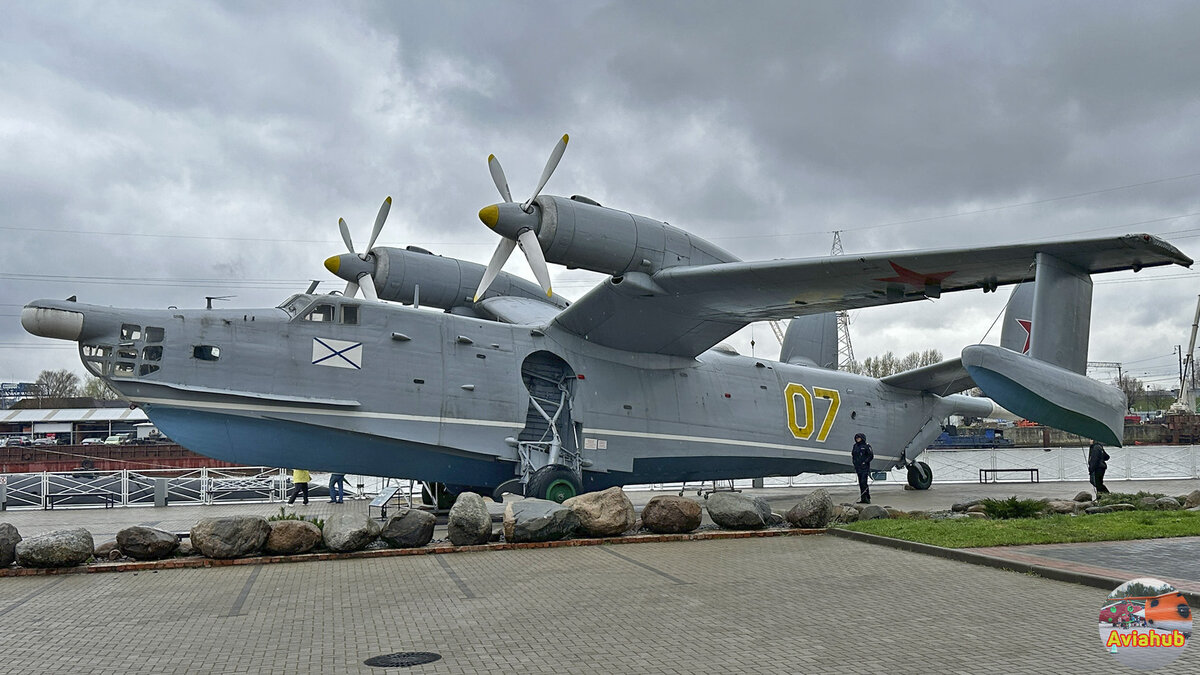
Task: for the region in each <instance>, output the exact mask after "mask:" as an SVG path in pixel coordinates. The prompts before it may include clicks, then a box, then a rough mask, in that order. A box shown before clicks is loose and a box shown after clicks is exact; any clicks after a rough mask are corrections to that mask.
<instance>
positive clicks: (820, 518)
mask: <svg viewBox="0 0 1200 675" xmlns="http://www.w3.org/2000/svg"><path fill="white" fill-rule="evenodd" d="M784 518H786V519H787V521H788V522H789V523H791V524H792V525H793V526H794V527H825V526H827V525H829V520H830V519H831V518H833V499H832V498H830V496H829V492H827V491H826V490H825V489H824V488H818V489H816V490H813V491H812V492H810V493H808V494H807V495H805V496H804V498H803V499H801V500H800V503H799V504H796V505H795V506H793V507H792V508H791V509H790V510H788V512H787V513H786V514H784Z"/></svg>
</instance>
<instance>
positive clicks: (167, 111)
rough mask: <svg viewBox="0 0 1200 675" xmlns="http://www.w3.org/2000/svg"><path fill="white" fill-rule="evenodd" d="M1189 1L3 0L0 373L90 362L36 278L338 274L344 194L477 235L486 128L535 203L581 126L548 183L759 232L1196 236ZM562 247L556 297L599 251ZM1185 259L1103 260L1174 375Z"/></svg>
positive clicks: (868, 241)
mask: <svg viewBox="0 0 1200 675" xmlns="http://www.w3.org/2000/svg"><path fill="white" fill-rule="evenodd" d="M1197 26H1200V4H1198V3H1195V2H1178V3H1176V2H1153V3H1132V2H1097V1H1095V0H1088V1H1086V2H1054V3H1046V2H1043V1H1038V2H1011V1H1006V2H992V3H981V2H971V3H955V2H919V3H904V2H892V1H889V2H820V3H814V2H795V1H793V2H779V3H767V2H750V3H745V2H737V3H734V2H728V3H702V2H680V3H668V2H628V3H625V2H615V3H610V2H571V3H534V2H522V3H503V2H492V3H483V2H477V3H464V4H456V3H447V2H437V3H433V2H426V3H401V2H389V3H337V4H335V5H334V4H322V3H295V2H289V3H282V2H280V3H268V2H258V3H241V2H231V3H209V2H173V3H150V2H145V3H102V2H83V3H66V2H55V3H18V2H9V3H5V8H4V20H3V21H0V243H2V245H0V381H4V382H13V381H30V380H32V379H34V378H35V377H36V376H37V374H38V372H39V371H40V370H42V369H46V368H69V369H72V370H74V371H76V372H78V373H80V374H82V373H83V372H84V371H83V368H82V365H81V364H80V363H79V359H78V356H77V354H76V352H75V350H74V348H73V347H72V346H71V345H68V344H67V343H63V342H58V341H51V340H45V339H41V338H35V337H34V336H31V335H28V334H26V333H25V332H24V331H23V330H22V329H21V327H20V323H19V314H20V308H21V306H23V305H24V304H25V303H26V302H29V301H30V300H33V299H36V298H65V297H67V296H70V295H77V296H78V298H79V300H80V301H81V302H90V303H96V304H106V305H117V306H131V307H166V306H168V305H177V306H180V307H201V306H203V304H204V296H206V295H235V296H237V297H236V298H234V299H233V300H231V301H230V302H229V303H228V306H236V307H262V306H274V305H275V304H277V303H278V302H279V301H280V300H282V299H283V298H284V297H286V296H287V295H288V294H290V293H292V292H295V291H301V290H303V289H304V287H305V286H306V285H307V280H308V279H321V280H324V281H326V282H328V283H327V285H326V286H325V288H326V289H327V290H333V289H335V288H340V287H341V286H342V285H344V284H343V283H342V282H338V281H337V280H336V279H334V278H333V277H332V275H330V274H329V273H328V272H327V271H326V270H325V269H324V267H323V266H322V261H323V260H324V259H325V258H326V257H328V256H330V255H333V254H338V253H341V252H343V250H344V246H343V244H342V243H341V240H340V237H339V236H338V232H337V219H338V218H339V217H344V218H345V219H346V220H347V222H348V223H349V224H350V226H351V231H352V233H353V235H354V237H355V239H356V242H359V243H361V244H365V241H366V239H367V238H368V236H369V231H370V227H371V225H372V222H373V220H374V217H375V213H376V211H377V210H378V208H379V204H380V202H381V201H382V200H383V198H384V197H385V196H387V195H391V196H392V197H393V198H394V200H395V203H394V205H393V207H392V210H391V216H390V218H389V221H388V224H387V227H386V228H385V229H384V231H383V235H382V237H381V239H380V242H379V243H380V244H381V245H389V246H405V245H409V244H416V245H420V246H424V247H426V248H429V249H432V250H433V251H435V252H437V253H441V254H444V255H450V256H455V257H460V258H464V259H467V260H473V261H476V262H480V263H486V262H487V259H488V257H489V256H490V254H491V252H492V250H493V249H494V248H495V246H496V239H495V236H494V235H493V234H492V233H491V232H490V231H488V230H487V228H485V227H484V226H483V225H482V224H481V223H480V222H479V220H478V218H477V216H476V213H477V212H478V210H479V208H480V207H482V206H484V205H487V204H490V203H493V202H495V201H498V199H499V197H498V196H497V194H496V190H495V188H494V187H493V185H492V182H491V180H490V178H489V175H488V171H487V164H486V161H487V156H488V154H489V153H495V154H496V155H497V156H498V157H499V158H500V159H501V160H502V161H503V165H504V168H505V171H506V173H507V176H508V181H509V184H510V185H511V186H512V190H513V193H514V197H516V198H518V199H523V198H524V197H525V196H527V194H528V193H529V192H530V191H532V189H533V187H534V185H535V184H536V182H537V178H538V176H539V175H540V173H541V168H542V165H543V163H544V162H545V160H546V156H547V155H548V154H549V152H550V150H551V149H552V147H553V145H554V143H555V141H556V140H557V139H558V137H559V136H560V135H561V134H563V133H569V134H570V135H571V143H570V147H569V148H568V150H567V153H566V156H565V157H564V159H563V161H562V163H561V165H560V167H559V169H558V171H557V173H556V174H555V175H554V177H553V178H552V180H551V182H550V184H549V185H548V186H547V188H546V190H545V191H546V192H547V193H550V194H560V195H572V194H583V195H588V196H590V197H592V198H594V199H596V200H598V201H600V202H601V203H603V204H604V205H605V206H611V207H615V208H620V209H623V210H628V211H633V212H636V213H640V214H644V215H647V216H650V217H653V218H657V219H660V220H665V221H668V222H670V223H672V224H674V225H677V226H681V227H683V228H684V229H687V230H689V231H690V232H692V233H694V234H698V235H700V236H703V237H705V238H708V239H710V240H712V241H714V242H715V243H717V244H719V245H721V246H722V247H724V248H726V249H727V250H729V251H731V252H733V253H735V254H736V255H738V256H740V257H741V258H743V259H745V260H754V259H764V258H780V257H807V256H814V255H824V254H827V253H828V252H829V248H830V244H831V241H832V232H833V231H834V230H840V231H841V232H842V241H843V244H844V247H845V249H846V251H847V252H848V253H863V252H874V251H885V250H898V249H908V248H942V247H958V246H962V247H971V246H982V245H992V244H1004V243H1017V242H1027V241H1034V240H1042V239H1069V238H1075V237H1095V236H1106V235H1117V234H1123V233H1126V232H1135V231H1137V232H1140V231H1145V232H1152V233H1156V234H1159V235H1162V236H1164V237H1165V238H1167V239H1168V240H1169V241H1171V242H1172V243H1174V244H1175V245H1177V246H1178V247H1179V248H1181V249H1182V250H1183V251H1184V252H1185V253H1187V254H1188V255H1190V256H1192V257H1198V254H1200V143H1198V142H1197V141H1198V140H1200V68H1197V67H1196V64H1197V63H1200V41H1198V40H1196V37H1195V34H1196V28H1197ZM506 269H507V270H509V271H511V272H514V273H517V274H520V275H522V276H525V277H527V278H532V274H531V273H530V272H529V270H528V267H527V266H526V263H525V262H524V260H523V259H521V257H520V256H516V255H514V256H513V257H512V259H511V260H510V262H509V264H508V266H507V267H506ZM551 272H552V277H553V279H554V282H555V283H554V286H555V290H556V291H559V292H560V293H562V294H563V295H564V296H566V297H568V298H577V297H579V296H581V295H583V293H584V292H586V290H587V289H588V288H589V287H590V286H591V285H593V284H594V283H596V282H597V280H598V276H597V275H592V274H589V273H582V272H568V271H566V270H563V269H552V270H551ZM1156 277H1157V279H1155V278H1156ZM1198 281H1200V277H1198V276H1197V273H1196V272H1193V271H1190V270H1185V269H1183V268H1178V267H1176V268H1172V269H1155V270H1146V271H1143V272H1141V273H1140V274H1138V275H1136V276H1135V275H1134V274H1132V273H1119V274H1110V275H1105V276H1101V277H1097V278H1096V282H1097V285H1096V290H1095V302H1094V310H1093V322H1092V342H1091V350H1090V354H1089V358H1091V359H1092V360H1103V361H1122V362H1125V363H1126V364H1127V366H1126V369H1127V370H1128V371H1130V372H1133V373H1134V374H1137V375H1141V376H1143V377H1145V378H1147V379H1150V380H1154V381H1156V382H1158V383H1161V384H1163V385H1165V386H1168V387H1169V386H1170V385H1171V380H1172V378H1174V377H1175V376H1176V375H1175V374H1176V371H1177V362H1176V357H1175V355H1174V353H1173V350H1174V348H1175V345H1177V344H1180V343H1183V344H1185V345H1186V342H1187V337H1188V335H1187V332H1188V330H1189V329H1190V325H1191V321H1192V317H1193V313H1194V311H1195V306H1196V304H1195V303H1196V296H1197V293H1200V283H1198ZM1006 296H1007V293H1006V292H1001V293H999V294H996V295H984V294H983V293H982V292H966V293H959V294H953V295H947V296H945V297H944V298H942V299H941V300H939V301H936V302H923V303H914V304H907V305H902V306H899V307H892V308H880V309H866V310H861V311H857V312H855V313H854V314H853V318H854V321H853V325H852V338H853V343H854V349H855V352H856V355H857V356H859V358H862V357H865V356H871V355H876V354H880V353H882V352H884V351H887V350H894V351H896V352H898V353H904V352H908V351H912V350H918V349H927V348H930V347H934V348H938V349H940V350H941V351H942V352H943V354H944V355H946V356H947V357H951V356H955V355H957V354H958V352H959V350H961V348H962V347H963V346H965V345H967V344H971V343H975V342H979V341H980V340H981V339H983V338H984V336H985V334H987V332H988V330H989V326H990V325H991V324H992V322H993V320H994V319H995V318H996V316H997V314H998V313H999V312H1000V311H1001V309H1002V306H1003V302H1004V300H1005V298H1006ZM998 334H999V327H996V328H993V329H992V330H991V333H990V335H988V338H987V340H986V341H988V342H993V343H994V342H996V341H997V340H998ZM751 339H753V340H754V341H755V342H756V345H755V347H754V348H753V349H754V352H755V353H756V354H758V355H767V356H773V355H775V354H777V353H778V344H777V343H776V342H775V339H774V337H773V336H772V334H771V331H770V329H769V327H767V326H766V325H759V326H757V327H755V328H753V329H747V330H745V331H743V332H742V333H740V334H739V335H738V336H736V337H735V340H734V341H735V342H736V343H737V345H738V347H739V348H740V349H741V350H742V351H743V352H749V351H751V347H750V340H751ZM1093 374H1094V375H1095V376H1097V377H1102V378H1103V377H1108V373H1105V372H1103V371H1098V372H1095V373H1093Z"/></svg>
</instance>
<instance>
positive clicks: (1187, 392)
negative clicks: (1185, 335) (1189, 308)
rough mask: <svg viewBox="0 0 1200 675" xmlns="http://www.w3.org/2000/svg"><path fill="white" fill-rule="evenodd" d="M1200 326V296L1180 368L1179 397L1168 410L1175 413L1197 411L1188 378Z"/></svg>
mask: <svg viewBox="0 0 1200 675" xmlns="http://www.w3.org/2000/svg"><path fill="white" fill-rule="evenodd" d="M1198 326H1200V297H1197V299H1196V317H1195V318H1194V319H1192V337H1191V338H1189V339H1188V348H1187V355H1186V356H1183V357H1182V358H1183V359H1184V361H1183V365H1182V366H1181V367H1180V368H1179V398H1177V399H1175V402H1174V403H1172V404H1171V407H1170V408H1168V410H1167V411H1168V412H1170V413H1174V414H1180V413H1194V412H1196V401H1195V400H1194V399H1193V398H1192V388H1191V387H1189V386H1188V379H1190V378H1189V376H1190V373H1191V371H1192V370H1193V368H1194V367H1195V366H1194V365H1193V363H1192V354H1193V352H1194V351H1195V350H1196V328H1197V327H1198Z"/></svg>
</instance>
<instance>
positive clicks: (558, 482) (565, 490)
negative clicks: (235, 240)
mask: <svg viewBox="0 0 1200 675" xmlns="http://www.w3.org/2000/svg"><path fill="white" fill-rule="evenodd" d="M580 492H581V490H580V486H579V479H578V478H576V477H575V472H574V471H571V470H570V469H568V468H567V467H565V466H562V465H561V464H551V465H549V466H543V467H542V468H540V469H538V470H537V471H534V472H533V475H532V476H530V477H529V483H528V484H527V485H526V486H525V495H526V496H529V497H537V498H538V499H549V500H550V501H552V502H558V503H559V504H561V503H563V502H565V501H566V500H568V499H570V498H571V497H574V496H575V495H577V494H579V493H580Z"/></svg>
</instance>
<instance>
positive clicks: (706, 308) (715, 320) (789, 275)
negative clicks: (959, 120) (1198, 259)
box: [554, 234, 1192, 357]
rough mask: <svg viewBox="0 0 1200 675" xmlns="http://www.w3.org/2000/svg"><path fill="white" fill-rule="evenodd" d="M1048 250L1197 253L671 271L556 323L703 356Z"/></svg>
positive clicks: (959, 257)
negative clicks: (730, 341)
mask: <svg viewBox="0 0 1200 675" xmlns="http://www.w3.org/2000/svg"><path fill="white" fill-rule="evenodd" d="M1038 253H1046V254H1049V255H1052V256H1054V257H1055V258H1058V259H1060V260H1062V261H1064V262H1066V263H1069V264H1071V265H1073V266H1075V267H1077V268H1079V269H1081V270H1085V271H1087V272H1089V273H1091V274H1097V273H1101V272H1115V271H1119V270H1128V269H1132V270H1135V271H1136V270H1140V269H1142V268H1144V267H1155V266H1159V265H1170V264H1178V265H1183V266H1190V265H1191V264H1192V259H1191V258H1189V257H1187V256H1186V255H1184V254H1183V253H1182V252H1180V251H1179V250H1178V249H1177V248H1175V247H1174V246H1172V245H1171V244H1168V243H1167V242H1165V241H1163V240H1162V239H1159V238H1157V237H1155V236H1153V235H1149V234H1130V235H1124V236H1120V237H1107V238H1101V239H1081V240H1075V241H1061V242H1047V243H1033V244H1017V245H1011V246H993V247H988V248H962V249H944V250H930V251H905V252H896V253H873V254H870V255H857V256H851V255H845V256H832V257H824V258H800V259H790V260H770V261H762V262H734V263H722V264H717V265H704V266H697V267H672V268H668V269H665V270H661V271H659V272H658V273H656V274H654V275H653V276H650V275H646V274H641V273H631V274H627V275H625V276H624V277H614V278H612V279H610V280H608V281H606V282H605V283H604V284H602V285H600V286H598V287H596V288H595V289H593V290H592V291H590V292H589V293H588V294H587V295H585V296H584V297H583V298H581V299H580V300H579V301H578V302H576V303H574V304H573V305H571V306H570V307H568V308H567V309H566V310H563V311H562V312H561V313H560V314H558V316H557V317H556V318H555V319H554V325H555V326H557V327H559V328H561V329H563V330H566V331H568V332H571V333H574V334H576V335H579V336H580V337H583V338H584V339H586V340H588V341H590V342H593V343H596V344H600V345H604V346H607V347H612V348H614V349H622V350H627V351H636V352H649V353H657V354H670V355H675V356H686V357H694V356H697V355H698V354H701V353H702V352H704V351H705V350H707V349H709V348H710V347H712V346H713V345H715V344H717V343H718V342H720V341H721V340H723V339H725V338H726V337H728V336H729V335H731V334H733V333H734V332H736V331H737V330H739V329H740V328H742V327H743V326H745V325H747V324H749V323H752V322H755V321H766V320H770V319H787V318H791V317H794V316H803V315H806V314H818V313H822V312H832V311H837V310H842V309H857V308H861V307H874V306H877V305H889V304H894V303H898V302H911V301H913V300H921V299H924V298H936V297H940V296H941V294H942V293H948V292H952V291H963V290H968V289H983V290H985V291H994V290H995V289H996V288H997V287H998V286H1003V285H1006V284H1013V283H1019V282H1022V281H1029V280H1032V279H1033V278H1034V261H1035V258H1036V255H1037V254H1038Z"/></svg>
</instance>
